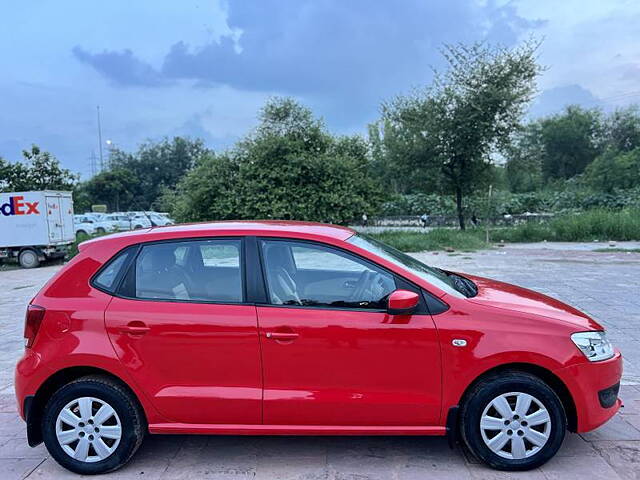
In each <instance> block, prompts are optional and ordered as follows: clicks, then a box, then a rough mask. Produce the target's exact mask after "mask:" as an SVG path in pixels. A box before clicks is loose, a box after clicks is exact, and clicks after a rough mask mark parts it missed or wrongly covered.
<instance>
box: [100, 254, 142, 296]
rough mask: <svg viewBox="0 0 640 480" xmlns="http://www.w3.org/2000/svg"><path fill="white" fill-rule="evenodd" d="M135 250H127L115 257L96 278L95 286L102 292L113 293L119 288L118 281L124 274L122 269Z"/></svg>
mask: <svg viewBox="0 0 640 480" xmlns="http://www.w3.org/2000/svg"><path fill="white" fill-rule="evenodd" d="M134 250H135V249H134V248H127V249H126V250H123V251H122V252H120V253H119V254H117V255H116V256H115V257H113V259H112V260H110V261H109V263H108V264H107V265H106V266H105V267H104V268H103V269H102V271H101V272H100V273H99V274H98V276H97V277H95V278H94V280H93V283H94V285H95V286H96V287H98V288H100V289H102V290H106V291H108V292H110V293H113V292H114V291H115V289H116V287H117V286H118V282H117V280H118V279H120V278H121V276H122V274H123V273H124V272H123V271H122V269H123V267H124V266H125V265H126V264H127V263H128V260H129V258H130V257H131V255H132V254H133V251H134Z"/></svg>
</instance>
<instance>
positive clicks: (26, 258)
mask: <svg viewBox="0 0 640 480" xmlns="http://www.w3.org/2000/svg"><path fill="white" fill-rule="evenodd" d="M18 263H20V266H21V267H22V268H36V267H38V266H39V265H40V258H38V252H36V251H35V250H33V249H32V248H27V249H25V250H22V251H21V252H20V255H18Z"/></svg>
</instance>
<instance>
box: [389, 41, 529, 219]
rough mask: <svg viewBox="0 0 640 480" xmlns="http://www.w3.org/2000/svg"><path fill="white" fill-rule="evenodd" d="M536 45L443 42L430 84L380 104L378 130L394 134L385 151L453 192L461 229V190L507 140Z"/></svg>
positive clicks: (476, 180) (480, 177) (475, 182)
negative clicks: (441, 60) (442, 65)
mask: <svg viewBox="0 0 640 480" xmlns="http://www.w3.org/2000/svg"><path fill="white" fill-rule="evenodd" d="M536 48H537V45H536V44H532V43H527V44H524V45H523V46H521V47H518V48H516V49H513V50H509V49H506V48H502V47H494V48H492V47H489V46H485V45H483V44H479V43H476V44H473V45H471V46H465V45H455V46H447V47H445V48H444V50H443V54H444V57H445V59H446V61H447V63H448V70H446V71H445V72H444V73H438V72H435V75H434V81H433V84H432V85H431V86H430V87H429V88H427V89H426V90H423V91H418V92H416V93H414V94H412V95H408V96H400V97H397V98H395V99H394V100H392V101H391V102H388V103H386V104H384V105H383V118H382V122H383V124H384V135H385V138H386V137H387V135H389V136H392V137H393V140H394V141H393V142H390V143H387V142H385V148H386V149H387V150H388V151H389V152H388V153H389V155H390V156H395V157H396V158H400V159H401V158H402V156H403V155H404V156H406V159H407V169H406V171H407V172H411V174H413V172H414V171H416V172H417V171H422V172H424V173H423V174H424V175H425V176H428V177H430V178H434V177H436V178H438V179H439V183H440V185H441V187H440V188H441V189H442V190H443V191H445V192H450V193H453V194H454V195H455V199H456V211H457V215H458V221H459V224H460V228H461V229H464V227H465V225H464V214H463V196H464V195H467V194H469V193H471V192H472V191H474V190H475V189H477V188H478V187H479V186H481V185H482V184H483V183H484V181H486V179H487V178H488V177H489V174H490V168H489V167H490V165H491V161H490V155H491V153H493V152H495V151H496V150H498V149H501V148H504V147H505V146H506V145H507V144H508V141H509V138H510V136H511V134H512V133H513V132H514V131H515V130H516V129H517V128H518V126H519V123H520V119H521V117H522V115H523V113H524V109H525V107H526V105H527V104H528V102H529V101H530V100H531V98H532V95H533V93H534V90H535V79H536V77H537V75H538V74H539V73H540V71H541V68H540V67H539V66H538V64H537V63H536V60H535V51H536ZM397 139H400V141H398V140H397ZM398 143H399V144H400V148H401V151H403V152H404V153H403V154H402V155H397V153H396V152H395V151H394V149H395V148H396V147H395V146H394V145H397V144H398ZM389 149H390V150H389Z"/></svg>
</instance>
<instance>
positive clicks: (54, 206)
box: [45, 195, 64, 243]
mask: <svg viewBox="0 0 640 480" xmlns="http://www.w3.org/2000/svg"><path fill="white" fill-rule="evenodd" d="M45 202H46V206H47V227H48V229H49V241H50V242H51V243H55V242H62V241H63V239H64V230H63V226H62V212H61V209H62V205H61V202H60V197H59V196H58V195H46V196H45Z"/></svg>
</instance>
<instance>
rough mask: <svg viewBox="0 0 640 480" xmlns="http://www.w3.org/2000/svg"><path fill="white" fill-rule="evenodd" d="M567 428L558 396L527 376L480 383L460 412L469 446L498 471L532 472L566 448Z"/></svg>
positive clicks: (507, 376)
mask: <svg viewBox="0 0 640 480" xmlns="http://www.w3.org/2000/svg"><path fill="white" fill-rule="evenodd" d="M566 424H567V419H566V414H565V412H564V408H563V406H562V402H561V401H560V399H559V398H558V396H557V395H556V393H555V392H554V391H553V390H552V389H551V388H550V387H549V386H548V385H547V384H546V383H544V382H543V381H542V380H540V379H539V378H538V377H536V376H534V375H530V374H528V373H524V372H509V373H503V374H501V375H500V376H494V377H490V378H487V379H485V380H482V381H480V382H478V384H477V385H476V386H475V387H474V388H473V390H472V391H471V392H470V393H469V394H468V395H467V397H466V401H465V402H464V404H463V407H462V411H461V430H462V432H461V433H462V438H463V439H464V442H465V444H466V446H467V447H468V448H469V450H471V452H472V453H473V454H474V455H475V456H476V457H478V458H479V459H480V460H482V461H484V462H485V463H487V464H488V465H490V466H491V467H493V468H497V469H499V470H530V469H532V468H536V467H539V466H540V465H542V464H543V463H545V462H546V461H547V460H549V459H550V458H551V457H553V456H554V455H555V454H556V452H557V451H558V449H559V448H560V446H561V445H562V441H563V439H564V435H565V432H566Z"/></svg>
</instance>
